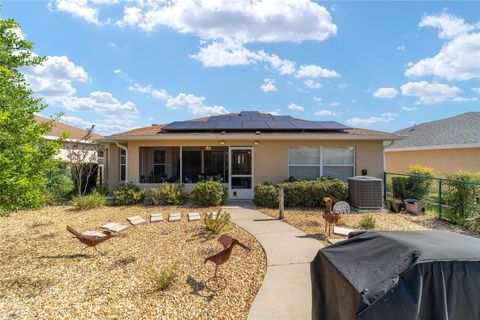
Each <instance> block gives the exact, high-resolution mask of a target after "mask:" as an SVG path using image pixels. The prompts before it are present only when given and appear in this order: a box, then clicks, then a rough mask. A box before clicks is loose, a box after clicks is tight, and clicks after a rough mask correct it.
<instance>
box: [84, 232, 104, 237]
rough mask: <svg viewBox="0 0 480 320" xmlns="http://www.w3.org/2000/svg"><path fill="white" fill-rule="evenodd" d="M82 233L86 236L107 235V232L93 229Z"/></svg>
mask: <svg viewBox="0 0 480 320" xmlns="http://www.w3.org/2000/svg"><path fill="white" fill-rule="evenodd" d="M82 234H83V235H84V236H97V237H99V238H103V237H106V236H107V235H106V234H105V233H102V232H98V231H91V230H87V231H85V232H82Z"/></svg>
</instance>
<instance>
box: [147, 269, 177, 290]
mask: <svg viewBox="0 0 480 320" xmlns="http://www.w3.org/2000/svg"><path fill="white" fill-rule="evenodd" d="M175 268H176V267H175V266H174V267H172V268H170V269H169V268H164V269H162V270H160V271H156V270H155V269H153V268H152V269H150V271H149V273H150V278H151V280H152V283H153V288H154V290H156V291H165V290H167V289H168V288H170V286H171V285H172V283H173V281H174V280H175V278H176V277H177V272H176V271H175Z"/></svg>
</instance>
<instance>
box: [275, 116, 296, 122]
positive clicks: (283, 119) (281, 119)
mask: <svg viewBox="0 0 480 320" xmlns="http://www.w3.org/2000/svg"><path fill="white" fill-rule="evenodd" d="M272 118H273V120H274V121H289V120H294V119H293V118H292V117H291V116H273V115H272Z"/></svg>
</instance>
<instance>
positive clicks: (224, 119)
mask: <svg viewBox="0 0 480 320" xmlns="http://www.w3.org/2000/svg"><path fill="white" fill-rule="evenodd" d="M231 118H232V117H231V116H211V117H210V118H208V120H207V121H228V120H231Z"/></svg>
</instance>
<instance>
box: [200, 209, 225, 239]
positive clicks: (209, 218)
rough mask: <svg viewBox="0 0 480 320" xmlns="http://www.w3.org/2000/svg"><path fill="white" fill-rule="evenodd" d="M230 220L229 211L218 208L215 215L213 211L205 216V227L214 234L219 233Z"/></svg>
mask: <svg viewBox="0 0 480 320" xmlns="http://www.w3.org/2000/svg"><path fill="white" fill-rule="evenodd" d="M229 222H230V215H229V214H228V213H227V212H224V211H222V210H218V211H217V214H216V215H215V214H214V213H213V212H210V213H207V215H206V216H205V228H206V229H207V231H208V232H209V233H210V235H212V234H218V233H220V232H221V231H222V229H223V228H224V227H225V226H226V225H227V224H228V223H229Z"/></svg>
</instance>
